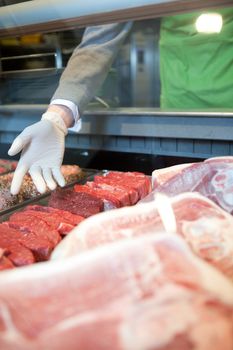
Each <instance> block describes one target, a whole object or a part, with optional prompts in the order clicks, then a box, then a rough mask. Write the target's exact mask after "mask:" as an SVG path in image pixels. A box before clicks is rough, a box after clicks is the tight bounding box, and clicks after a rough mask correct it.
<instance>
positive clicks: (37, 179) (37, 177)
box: [29, 165, 46, 193]
mask: <svg viewBox="0 0 233 350" xmlns="http://www.w3.org/2000/svg"><path fill="white" fill-rule="evenodd" d="M29 174H30V175H31V178H32V181H33V182H34V184H35V186H36V188H37V191H38V192H40V193H45V192H46V183H45V181H44V179H43V176H42V171H41V168H40V167H39V166H34V165H33V166H32V167H31V168H30V169H29Z"/></svg>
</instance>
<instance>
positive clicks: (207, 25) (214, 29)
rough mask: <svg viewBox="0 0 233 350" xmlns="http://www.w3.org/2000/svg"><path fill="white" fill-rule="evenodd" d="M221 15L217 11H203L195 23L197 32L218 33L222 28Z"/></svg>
mask: <svg viewBox="0 0 233 350" xmlns="http://www.w3.org/2000/svg"><path fill="white" fill-rule="evenodd" d="M222 24H223V21H222V16H221V15H220V14H219V13H203V14H201V15H200V16H199V17H198V18H197V20H196V23H195V26H196V29H197V31H198V32H199V33H206V34H211V33H220V32H221V29H222Z"/></svg>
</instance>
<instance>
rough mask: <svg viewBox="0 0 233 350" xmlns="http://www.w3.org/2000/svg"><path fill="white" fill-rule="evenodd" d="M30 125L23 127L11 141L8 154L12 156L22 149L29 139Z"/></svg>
mask: <svg viewBox="0 0 233 350" xmlns="http://www.w3.org/2000/svg"><path fill="white" fill-rule="evenodd" d="M29 130H30V127H28V128H26V129H24V130H23V131H22V132H21V134H19V135H18V136H17V137H16V138H15V139H14V141H13V143H12V145H11V147H10V149H9V151H8V154H9V156H14V155H15V154H17V153H19V152H20V151H22V149H23V148H24V147H25V146H26V145H27V144H28V143H29V142H30V141H31V133H30V132H29Z"/></svg>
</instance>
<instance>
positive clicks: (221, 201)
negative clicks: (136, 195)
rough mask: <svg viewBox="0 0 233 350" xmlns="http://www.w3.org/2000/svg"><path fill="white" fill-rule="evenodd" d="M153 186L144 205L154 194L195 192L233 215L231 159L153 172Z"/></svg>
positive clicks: (212, 159) (215, 159)
mask: <svg viewBox="0 0 233 350" xmlns="http://www.w3.org/2000/svg"><path fill="white" fill-rule="evenodd" d="M152 183H153V188H154V190H153V192H152V193H151V194H150V195H149V196H148V197H147V198H146V199H145V201H150V200H153V194H154V193H155V192H162V193H165V194H167V195H169V196H174V195H176V194H179V193H182V192H186V191H192V192H194V191H196V192H199V193H201V194H203V195H204V196H206V197H208V198H209V199H211V200H213V201H214V202H215V203H217V204H218V205H219V206H220V207H222V208H223V209H224V210H226V211H228V212H229V213H233V157H217V158H210V159H207V160H205V161H204V162H200V163H193V164H188V165H187V164H182V165H178V166H175V167H169V168H167V169H163V170H155V171H154V172H153V174H152Z"/></svg>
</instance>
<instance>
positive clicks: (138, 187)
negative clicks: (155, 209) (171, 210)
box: [94, 171, 151, 204]
mask: <svg viewBox="0 0 233 350" xmlns="http://www.w3.org/2000/svg"><path fill="white" fill-rule="evenodd" d="M94 181H95V182H96V183H106V184H110V185H113V186H114V185H115V186H116V185H117V186H121V187H123V188H125V189H126V190H128V191H129V190H131V204H135V203H136V202H137V201H138V200H139V199H142V198H144V197H145V196H146V195H147V194H148V193H149V192H150V191H151V181H150V179H149V177H148V176H146V175H145V174H143V173H139V172H125V173H124V172H120V171H114V172H109V173H107V174H106V175H105V176H95V178H94ZM132 191H133V192H132ZM135 191H136V192H137V196H136V194H135Z"/></svg>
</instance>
